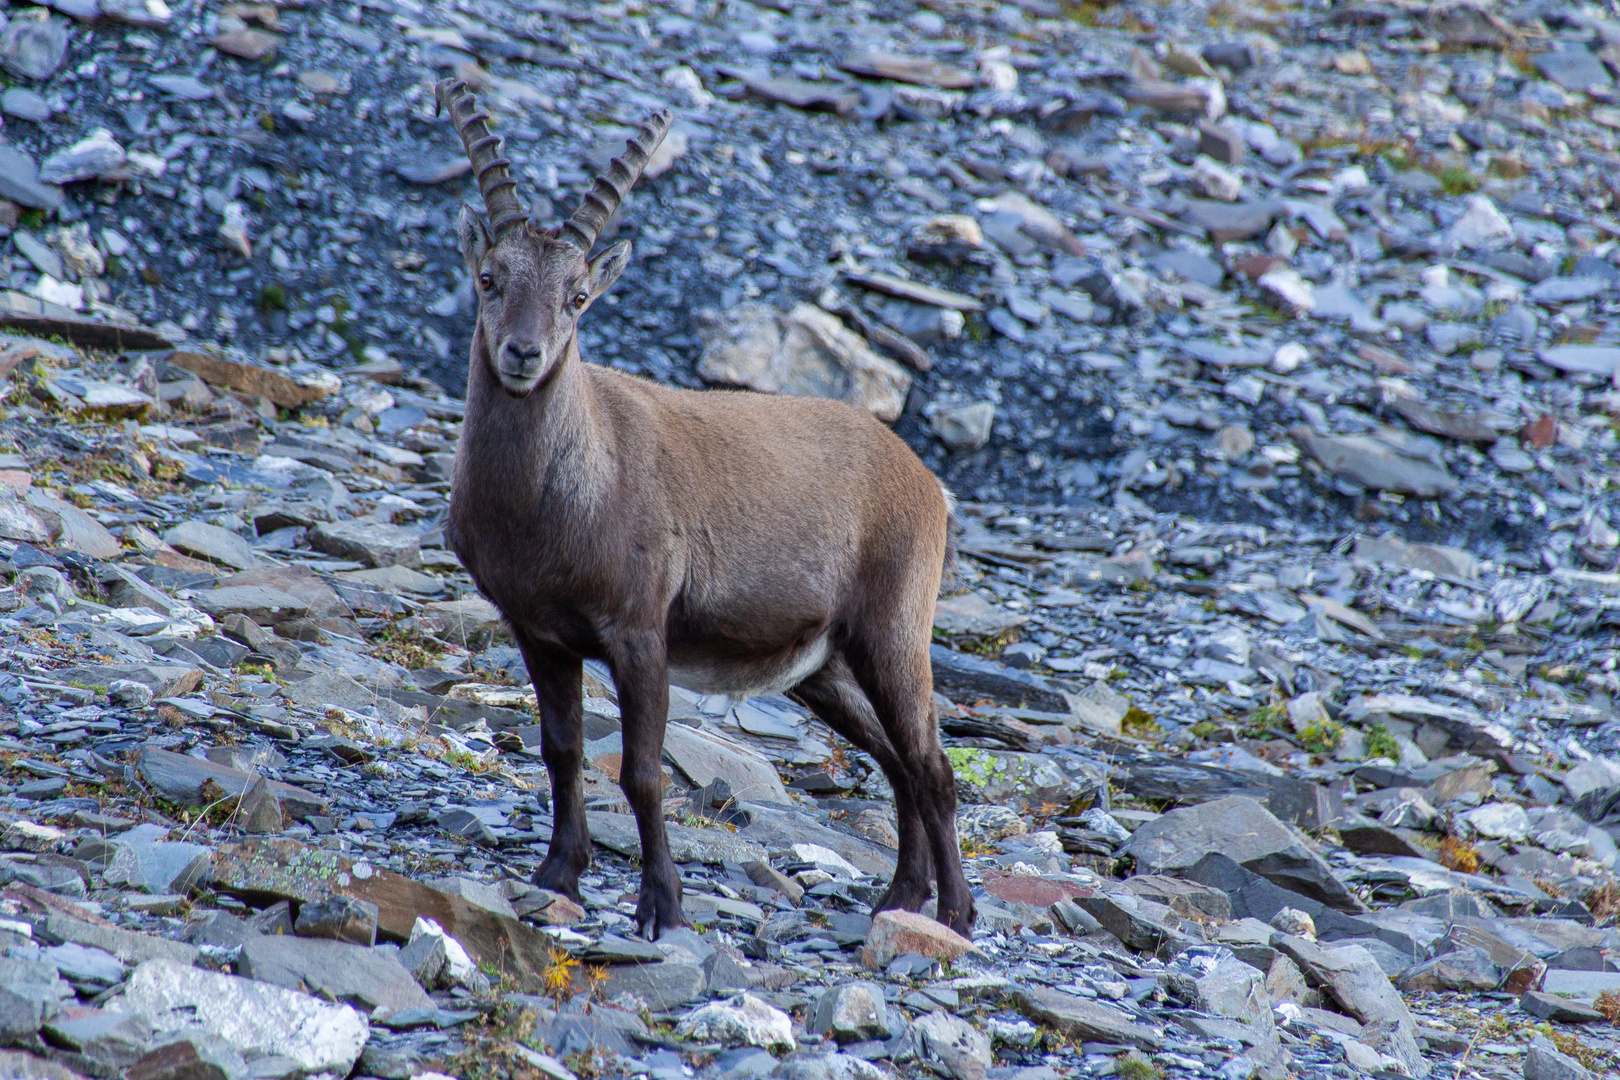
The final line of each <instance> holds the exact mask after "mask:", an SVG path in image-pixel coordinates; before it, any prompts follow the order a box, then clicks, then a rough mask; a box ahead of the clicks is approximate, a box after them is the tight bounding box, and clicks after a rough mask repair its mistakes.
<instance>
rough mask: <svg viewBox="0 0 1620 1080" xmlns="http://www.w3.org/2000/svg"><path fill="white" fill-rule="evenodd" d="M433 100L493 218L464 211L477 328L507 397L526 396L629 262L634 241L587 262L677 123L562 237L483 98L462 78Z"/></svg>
mask: <svg viewBox="0 0 1620 1080" xmlns="http://www.w3.org/2000/svg"><path fill="white" fill-rule="evenodd" d="M434 94H435V97H436V98H437V100H438V105H439V107H440V108H445V109H449V111H450V118H451V119H452V120H453V121H454V122H455V125H456V130H457V131H458V132H459V133H460V134H461V141H462V142H463V143H464V144H465V145H466V147H467V158H468V160H470V161H471V162H472V166H473V174H474V175H475V176H476V177H477V178H478V187H479V190H480V191H482V192H483V195H484V209H485V210H487V211H488V212H489V221H488V223H486V222H485V221H484V219H483V218H482V217H480V216H479V215H478V213H477V212H476V211H474V210H473V209H471V208H470V207H465V206H464V207H462V210H461V218H460V220H459V221H458V222H457V223H456V232H457V236H458V239H459V241H460V244H461V254H462V257H463V258H464V259H466V261H467V270H468V271H469V272H470V273H471V274H472V275H473V281H474V285H475V286H476V289H477V292H478V326H479V329H480V330H481V331H482V333H483V339H484V344H485V346H486V355H487V357H488V363H489V364H490V367H491V369H492V372H491V373H492V374H493V375H494V376H495V377H496V378H497V379H499V380H500V383H501V386H502V387H503V388H504V389H505V390H506V392H507V393H509V394H511V395H513V396H514V397H525V396H527V395H528V394H529V393H531V392H532V391H533V390H534V388H535V387H537V386H539V385H541V384H542V383H544V382H545V381H546V380H547V379H549V378H550V377H551V375H552V374H553V373H554V372H555V371H556V370H557V368H558V365H559V364H560V363H561V362H562V360H563V358H564V357H565V356H566V355H567V353H568V344H569V341H570V340H571V339H572V338H573V336H574V332H575V329H576V327H577V325H578V320H579V317H580V315H582V314H583V313H584V311H585V309H586V308H588V307H590V306H591V303H592V302H593V301H594V300H595V299H596V298H597V297H598V296H601V295H602V294H603V293H605V292H607V291H608V289H609V288H610V287H611V286H612V285H613V283H614V281H616V280H617V279H618V277H619V275H620V274H621V273H622V272H623V271H624V268H625V265H626V264H627V263H628V262H629V261H630V242H629V241H628V240H621V241H620V242H619V243H617V244H614V245H613V246H612V247H610V248H608V249H607V250H606V251H604V252H602V253H601V254H600V255H598V256H596V258H594V259H591V258H588V256H589V255H590V251H591V247H592V245H594V244H595V243H596V237H597V235H598V234H599V233H600V232H601V231H602V227H603V226H604V225H606V224H607V221H608V218H610V217H611V216H612V215H613V212H614V211H615V210H616V209H618V207H619V203H620V202H621V201H622V200H623V199H624V197H625V195H626V194H627V193H628V192H629V190H630V188H631V185H633V184H634V183H635V182H636V179H637V178H638V177H639V176H640V175H641V170H642V169H644V168H645V167H646V165H647V159H648V158H650V157H651V156H652V153H653V151H654V150H656V149H657V148H658V144H659V143H660V142H662V141H663V139H664V135H665V134H666V133H668V131H669V125H670V114H669V113H668V112H660V113H656V114H654V115H653V116H650V117H648V118H647V120H646V121H645V122H644V123H643V124H642V125H641V130H640V131H638V132H637V133H636V137H635V138H633V139H631V140H630V141H629V142H628V143H627V144H626V146H625V151H624V156H623V157H617V158H614V159H613V163H612V164H611V165H609V166H608V170H607V172H605V173H603V174H602V175H600V176H598V177H597V178H596V183H595V184H594V185H592V187H591V190H590V192H589V193H588V194H587V195H586V196H585V201H584V202H583V203H582V204H581V205H580V208H579V209H578V210H576V211H575V212H574V216H573V217H571V218H569V219H568V221H567V222H565V223H564V224H563V226H562V227H561V228H559V229H542V228H539V227H538V226H536V225H534V224H533V223H532V222H530V221H529V215H528V211H527V210H526V209H525V208H524V206H523V203H522V200H520V199H519V198H518V196H517V181H515V180H513V179H512V178H511V176H510V175H509V173H508V166H509V165H510V162H508V161H507V160H506V159H505V158H503V157H502V156H501V140H500V138H499V137H498V136H495V135H491V134H490V133H489V114H488V113H486V112H483V111H481V110H480V109H479V108H478V99H477V98H475V97H473V95H472V94H470V93H468V92H467V87H466V84H465V83H462V82H460V81H458V80H455V79H444V80H442V81H440V82H439V84H438V85H437V86H436V87H435V88H434Z"/></svg>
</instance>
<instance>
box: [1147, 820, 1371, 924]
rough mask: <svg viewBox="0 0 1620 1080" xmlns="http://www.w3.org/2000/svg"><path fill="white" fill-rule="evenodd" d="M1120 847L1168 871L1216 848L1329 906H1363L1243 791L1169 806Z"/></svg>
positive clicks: (1357, 909) (1184, 866)
mask: <svg viewBox="0 0 1620 1080" xmlns="http://www.w3.org/2000/svg"><path fill="white" fill-rule="evenodd" d="M1121 851H1122V852H1124V853H1126V854H1129V855H1132V856H1134V857H1135V858H1136V863H1137V866H1138V867H1139V868H1140V869H1142V870H1143V871H1149V872H1168V873H1177V872H1180V871H1183V870H1186V869H1188V868H1190V867H1192V866H1193V865H1195V864H1196V863H1197V862H1198V861H1199V860H1200V859H1202V858H1203V857H1204V856H1206V855H1208V854H1211V853H1218V854H1222V855H1225V856H1227V857H1228V858H1230V859H1231V860H1232V861H1234V862H1236V863H1237V864H1239V865H1240V866H1242V867H1243V868H1245V869H1247V870H1249V871H1251V872H1253V873H1256V874H1259V875H1260V876H1261V877H1263V878H1266V879H1267V880H1268V881H1272V882H1275V883H1276V884H1277V885H1280V886H1282V887H1283V888H1285V889H1288V890H1290V891H1292V892H1296V893H1299V894H1301V895H1303V896H1307V897H1310V898H1312V899H1314V900H1316V901H1317V902H1319V903H1322V904H1326V905H1328V906H1329V907H1333V908H1337V909H1338V910H1340V911H1345V912H1350V913H1356V912H1363V911H1366V910H1367V908H1366V905H1365V904H1363V903H1362V902H1361V901H1360V900H1359V899H1357V898H1356V896H1355V894H1354V893H1352V892H1350V890H1349V889H1348V888H1346V887H1345V885H1344V883H1343V882H1341V881H1339V880H1338V879H1337V878H1335V877H1334V876H1333V872H1332V871H1331V870H1330V869H1329V868H1328V865H1327V863H1326V862H1325V861H1324V860H1323V859H1322V857H1321V856H1320V855H1318V854H1316V853H1315V852H1314V851H1312V850H1310V848H1308V847H1306V846H1305V843H1304V841H1303V840H1301V839H1300V838H1299V837H1298V836H1297V835H1295V834H1294V833H1293V832H1292V831H1290V830H1289V828H1288V827H1287V826H1286V825H1284V824H1283V823H1282V822H1281V821H1278V820H1277V819H1276V818H1275V817H1273V816H1272V814H1271V812H1270V811H1268V810H1267V809H1266V808H1265V807H1264V806H1261V805H1260V804H1259V803H1258V802H1256V801H1255V800H1254V799H1251V798H1248V797H1246V796H1242V795H1233V796H1229V797H1227V798H1224V799H1216V800H1214V801H1212V802H1207V803H1203V804H1201V805H1198V806H1185V807H1181V808H1180V809H1177V810H1172V811H1170V812H1169V813H1167V814H1165V815H1163V816H1162V817H1160V818H1158V819H1156V820H1154V821H1150V822H1148V823H1147V824H1145V825H1143V826H1142V827H1141V828H1139V829H1137V830H1136V832H1134V833H1132V834H1131V838H1130V839H1129V840H1127V841H1126V842H1125V844H1124V846H1123V847H1122V848H1121ZM1206 884H1208V882H1206ZM1268 917H1269V916H1268Z"/></svg>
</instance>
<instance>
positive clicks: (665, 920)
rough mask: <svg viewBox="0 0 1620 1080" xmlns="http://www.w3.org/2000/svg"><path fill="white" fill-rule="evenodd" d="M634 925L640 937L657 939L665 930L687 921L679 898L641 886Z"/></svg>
mask: <svg viewBox="0 0 1620 1080" xmlns="http://www.w3.org/2000/svg"><path fill="white" fill-rule="evenodd" d="M636 925H637V926H638V927H639V928H640V930H641V936H642V937H644V938H646V939H647V940H648V941H657V940H658V939H659V938H661V937H663V936H664V932H665V931H667V930H677V929H679V928H680V927H683V926H686V925H687V922H686V915H685V913H684V912H682V911H681V902H680V900H678V899H677V898H675V897H674V896H670V895H668V894H667V893H662V892H659V891H653V890H648V889H647V888H645V887H643V888H642V890H641V900H640V902H639V903H637V904H636Z"/></svg>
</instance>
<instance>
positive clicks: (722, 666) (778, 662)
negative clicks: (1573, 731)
mask: <svg viewBox="0 0 1620 1080" xmlns="http://www.w3.org/2000/svg"><path fill="white" fill-rule="evenodd" d="M831 654H832V642H831V641H829V640H828V638H827V635H826V634H822V635H821V636H819V637H817V638H815V639H814V640H812V641H811V642H809V643H808V644H806V645H803V646H800V647H798V648H795V649H792V650H790V651H788V652H786V653H779V654H776V655H774V656H771V657H768V658H761V659H749V660H718V659H714V660H697V659H693V660H685V658H682V660H685V662H682V660H677V659H676V658H674V657H671V658H670V665H669V681H670V682H672V683H674V684H675V685H676V686H683V687H685V688H686V689H688V690H695V691H697V692H698V693H700V694H729V695H731V696H732V697H749V696H751V695H754V694H774V693H781V692H782V691H784V690H789V689H792V688H793V687H795V686H797V685H798V684H799V683H801V682H803V681H804V680H805V679H807V678H809V677H810V676H811V675H814V674H815V673H816V672H818V671H820V670H821V668H822V666H823V665H825V664H826V663H827V658H828V657H829V656H830V655H831Z"/></svg>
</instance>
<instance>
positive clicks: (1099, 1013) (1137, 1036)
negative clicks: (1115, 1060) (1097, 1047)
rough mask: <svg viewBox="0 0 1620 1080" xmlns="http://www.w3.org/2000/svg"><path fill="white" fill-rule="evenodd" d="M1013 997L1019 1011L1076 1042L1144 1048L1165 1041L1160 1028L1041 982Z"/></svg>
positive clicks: (1026, 987) (1016, 993) (1157, 1045)
mask: <svg viewBox="0 0 1620 1080" xmlns="http://www.w3.org/2000/svg"><path fill="white" fill-rule="evenodd" d="M1012 999H1013V1004H1014V1005H1015V1006H1016V1007H1017V1009H1018V1011H1019V1012H1021V1013H1023V1014H1024V1015H1025V1016H1027V1017H1029V1018H1030V1019H1031V1020H1033V1021H1035V1022H1036V1023H1039V1024H1046V1025H1048V1026H1050V1027H1051V1028H1052V1029H1053V1030H1055V1031H1057V1032H1059V1033H1060V1034H1062V1035H1064V1036H1065V1037H1067V1038H1070V1039H1073V1040H1075V1041H1076V1042H1082V1041H1085V1042H1104V1043H1116V1044H1124V1045H1126V1046H1135V1047H1139V1048H1140V1049H1143V1050H1157V1049H1158V1048H1159V1047H1160V1046H1162V1045H1163V1044H1164V1034H1163V1032H1161V1031H1159V1030H1158V1029H1156V1028H1152V1027H1149V1026H1147V1025H1146V1024H1141V1023H1138V1022H1137V1021H1136V1020H1134V1019H1132V1018H1131V1017H1130V1016H1129V1015H1128V1014H1127V1013H1124V1012H1121V1011H1120V1010H1119V1009H1115V1008H1112V1007H1110V1006H1108V1005H1103V1004H1101V1003H1100V1002H1096V1001H1092V1000H1091V999H1089V998H1083V997H1077V996H1075V995H1074V994H1066V993H1064V992H1063V991H1061V990H1050V989H1047V988H1046V987H1041V986H1019V987H1017V988H1015V989H1014V990H1013V994H1012Z"/></svg>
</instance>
